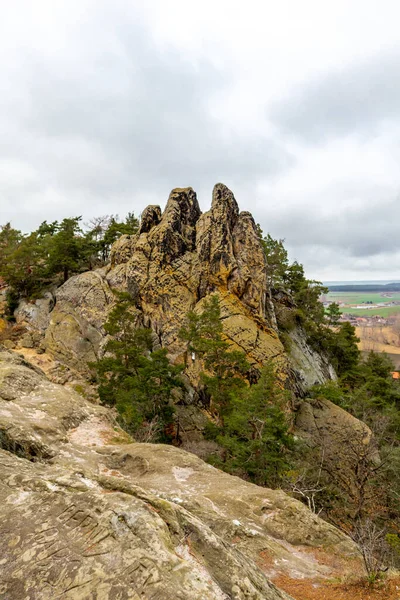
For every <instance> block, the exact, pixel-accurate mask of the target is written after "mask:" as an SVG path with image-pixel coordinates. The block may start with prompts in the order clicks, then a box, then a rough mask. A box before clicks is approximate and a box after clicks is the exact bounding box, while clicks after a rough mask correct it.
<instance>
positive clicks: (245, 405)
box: [216, 362, 294, 486]
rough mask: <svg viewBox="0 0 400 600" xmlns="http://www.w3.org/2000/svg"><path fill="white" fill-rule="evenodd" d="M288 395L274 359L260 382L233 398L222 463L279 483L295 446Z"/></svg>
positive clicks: (222, 436)
mask: <svg viewBox="0 0 400 600" xmlns="http://www.w3.org/2000/svg"><path fill="white" fill-rule="evenodd" d="M287 401H288V394H287V392H285V391H284V390H283V389H282V387H281V385H280V384H279V382H278V379H277V377H276V375H275V372H274V367H273V364H272V363H271V362H269V363H267V364H266V365H265V366H264V367H263V369H262V371H261V374H260V378H259V380H258V382H257V383H256V384H254V385H252V386H251V387H250V388H247V389H245V390H240V393H235V394H233V396H232V399H231V410H230V412H229V414H228V415H227V417H226V419H225V423H224V425H225V426H224V428H223V430H221V433H220V434H219V435H218V436H217V438H216V439H217V441H218V443H219V444H221V445H222V446H223V447H224V448H225V449H226V452H227V454H226V457H225V461H224V463H223V464H222V465H221V466H222V467H223V468H224V469H225V470H228V471H229V472H231V473H236V474H242V475H243V474H245V476H246V477H248V478H249V479H250V480H251V481H254V482H255V483H257V484H259V485H268V486H276V485H277V484H278V483H279V479H280V476H281V475H282V474H283V473H284V472H285V471H287V470H288V468H289V453H288V450H289V449H292V448H293V446H294V442H293V437H292V435H291V434H290V433H289V422H288V418H287V415H286V414H285V412H284V409H285V405H286V404H287Z"/></svg>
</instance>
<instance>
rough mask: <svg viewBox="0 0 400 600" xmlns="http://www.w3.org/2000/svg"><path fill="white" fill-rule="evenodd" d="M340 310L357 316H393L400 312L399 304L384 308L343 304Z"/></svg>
mask: <svg viewBox="0 0 400 600" xmlns="http://www.w3.org/2000/svg"><path fill="white" fill-rule="evenodd" d="M340 312H342V313H346V314H348V315H355V316H356V317H373V316H378V317H391V316H393V315H398V314H400V305H399V306H387V307H382V308H369V309H365V308H353V307H352V306H341V307H340Z"/></svg>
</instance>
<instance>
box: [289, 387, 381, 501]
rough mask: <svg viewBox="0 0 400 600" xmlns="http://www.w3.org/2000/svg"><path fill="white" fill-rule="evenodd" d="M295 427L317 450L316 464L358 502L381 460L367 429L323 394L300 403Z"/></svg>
mask: <svg viewBox="0 0 400 600" xmlns="http://www.w3.org/2000/svg"><path fill="white" fill-rule="evenodd" d="M295 427H296V432H297V434H298V435H299V436H300V437H301V438H302V439H303V440H304V441H305V442H306V443H307V444H308V445H309V446H310V447H311V448H314V449H315V450H316V453H315V454H316V464H317V465H318V467H319V468H320V469H321V471H322V472H324V473H326V474H327V476H328V479H329V480H330V482H331V483H334V484H335V483H336V484H338V485H339V486H340V489H341V490H345V491H346V493H347V494H348V495H349V497H350V499H351V501H352V502H356V503H358V502H360V498H359V496H360V494H368V489H367V490H366V489H364V488H368V486H365V482H366V481H367V479H369V478H371V477H372V475H373V473H374V471H375V470H376V467H377V466H379V465H380V462H381V460H380V456H379V451H378V445H377V441H376V439H375V438H374V436H373V434H372V431H371V430H370V428H369V427H368V426H367V425H366V424H365V423H363V422H362V421H360V420H359V419H356V418H355V417H353V416H352V415H351V414H350V413H348V412H347V411H346V410H343V408H341V407H340V406H337V405H336V404H333V402H330V401H329V400H327V399H326V398H322V397H321V398H307V399H305V400H304V401H303V402H301V403H300V405H299V408H298V411H297V413H296V416H295ZM365 497H366V496H365ZM348 509H349V510H351V507H350V506H349V507H348Z"/></svg>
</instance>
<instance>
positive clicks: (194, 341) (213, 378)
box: [180, 294, 250, 422]
mask: <svg viewBox="0 0 400 600" xmlns="http://www.w3.org/2000/svg"><path fill="white" fill-rule="evenodd" d="M180 336H181V338H182V339H184V340H186V341H187V342H189V345H188V349H189V351H190V352H194V354H195V356H197V357H198V358H200V359H201V360H202V361H203V364H204V370H203V372H202V373H201V380H202V383H203V385H204V386H205V389H206V391H207V392H208V393H209V394H210V396H211V399H212V401H213V405H214V407H215V408H216V410H217V411H218V413H219V416H220V419H221V422H223V419H224V415H225V414H226V413H227V412H229V409H230V398H231V394H232V392H233V391H235V390H237V389H241V388H244V387H245V386H246V384H245V381H244V379H243V376H244V375H245V374H246V372H247V371H248V370H249V368H250V365H249V363H248V362H247V360H246V355H245V354H244V352H241V351H238V350H231V349H230V344H229V343H228V342H227V341H226V340H225V339H224V337H223V327H222V321H221V306H220V302H219V299H218V296H217V295H215V294H214V295H212V296H210V298H209V299H206V300H205V301H204V303H203V312H202V313H201V314H197V313H195V312H193V311H191V312H189V314H188V316H187V322H186V324H185V325H184V327H182V329H181V331H180Z"/></svg>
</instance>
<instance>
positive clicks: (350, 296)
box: [325, 292, 400, 318]
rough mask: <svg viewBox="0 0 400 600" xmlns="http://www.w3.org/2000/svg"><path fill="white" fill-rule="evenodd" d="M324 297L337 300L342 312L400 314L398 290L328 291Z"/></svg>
mask: <svg viewBox="0 0 400 600" xmlns="http://www.w3.org/2000/svg"><path fill="white" fill-rule="evenodd" d="M325 299H326V300H327V301H328V302H337V303H338V304H339V306H340V311H341V312H342V313H347V314H352V315H355V316H364V317H372V316H375V315H376V316H380V317H383V318H388V317H392V316H395V315H397V314H400V292H391V293H382V292H329V293H328V294H327V295H326V296H325ZM393 303H395V304H396V305H395V306H393ZM397 303H398V304H397ZM360 307H362V308H360Z"/></svg>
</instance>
